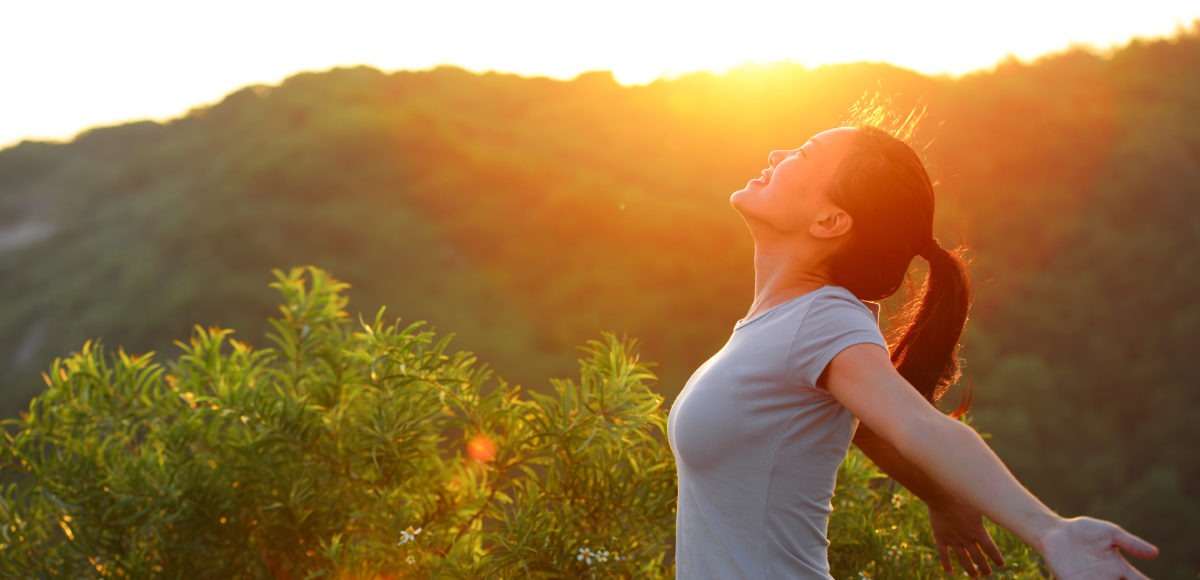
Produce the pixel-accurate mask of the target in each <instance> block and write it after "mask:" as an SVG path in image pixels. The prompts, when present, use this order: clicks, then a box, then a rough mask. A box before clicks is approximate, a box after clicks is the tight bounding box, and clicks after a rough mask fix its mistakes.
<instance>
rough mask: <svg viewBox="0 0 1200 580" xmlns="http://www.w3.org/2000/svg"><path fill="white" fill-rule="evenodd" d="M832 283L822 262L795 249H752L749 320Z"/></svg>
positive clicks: (756, 247)
mask: <svg viewBox="0 0 1200 580" xmlns="http://www.w3.org/2000/svg"><path fill="white" fill-rule="evenodd" d="M832 283H833V280H832V277H831V276H830V274H829V269H828V268H827V267H825V266H824V265H823V264H822V261H821V260H819V259H817V256H814V255H813V252H810V251H805V248H800V247H797V246H790V247H789V246H774V247H763V245H761V244H755V247H754V301H753V302H752V303H751V304H750V310H749V312H747V313H746V318H745V320H749V319H750V318H753V317H755V316H757V315H759V314H761V313H763V312H765V311H767V310H769V309H771V308H772V307H775V306H778V305H780V304H783V303H784V302H787V301H788V300H791V299H792V298H796V297H797V296H802V295H804V294H807V293H809V292H812V291H813V290H817V289H819V288H821V287H822V286H828V285H830V284H832Z"/></svg>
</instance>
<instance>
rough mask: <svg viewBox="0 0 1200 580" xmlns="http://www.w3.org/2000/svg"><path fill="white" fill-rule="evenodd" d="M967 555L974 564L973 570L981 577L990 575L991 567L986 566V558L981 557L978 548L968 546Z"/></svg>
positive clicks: (973, 545)
mask: <svg viewBox="0 0 1200 580" xmlns="http://www.w3.org/2000/svg"><path fill="white" fill-rule="evenodd" d="M967 554H969V555H970V556H971V561H972V562H974V563H975V568H976V569H978V570H979V573H980V574H981V575H983V576H987V575H990V574H991V573H992V567H991V566H988V562H987V558H985V557H983V552H980V551H979V546H976V545H975V544H968V545H967Z"/></svg>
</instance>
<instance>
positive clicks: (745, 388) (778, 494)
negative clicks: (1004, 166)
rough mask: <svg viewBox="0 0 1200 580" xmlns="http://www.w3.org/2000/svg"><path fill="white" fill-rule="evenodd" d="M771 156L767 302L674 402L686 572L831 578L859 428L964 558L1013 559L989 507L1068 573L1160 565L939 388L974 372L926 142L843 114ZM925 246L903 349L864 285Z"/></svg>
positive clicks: (960, 277)
mask: <svg viewBox="0 0 1200 580" xmlns="http://www.w3.org/2000/svg"><path fill="white" fill-rule="evenodd" d="M768 159H769V165H770V166H769V167H768V168H767V169H765V170H763V172H762V176H761V177H759V178H758V179H755V180H753V181H750V182H749V183H747V184H746V187H745V188H743V189H741V190H739V191H737V192H735V193H734V194H733V196H732V198H731V203H732V205H733V207H734V208H735V209H736V210H737V211H738V213H740V214H741V216H742V218H743V219H744V220H745V222H746V225H747V226H748V228H749V229H750V233H751V235H752V237H753V238H754V245H755V249H754V269H755V293H754V301H753V303H752V304H751V306H750V310H749V312H748V313H747V315H746V317H745V318H743V319H742V320H740V321H738V322H737V324H736V325H735V326H734V331H733V335H732V336H731V337H730V339H729V341H728V342H727V343H726V345H725V346H724V347H723V348H722V349H721V350H720V351H719V352H718V353H717V354H716V355H714V356H713V357H712V358H711V359H709V360H708V362H706V363H705V364H704V365H702V366H701V367H700V368H699V369H698V370H697V371H696V372H695V374H694V375H693V376H692V378H691V379H690V380H689V381H688V383H687V385H686V386H685V388H684V389H683V391H682V392H681V393H680V395H679V397H678V399H677V400H676V402H675V404H674V406H673V407H672V409H671V414H670V421H669V435H670V440H671V446H672V448H673V450H674V453H675V458H676V465H677V469H678V473H679V512H678V528H677V547H676V562H677V564H676V565H677V574H678V576H679V577H680V578H722V579H732V578H826V577H828V576H829V564H828V556H827V548H828V545H829V542H828V540H827V539H826V537H825V533H826V526H827V523H828V516H829V513H830V510H831V506H830V498H831V496H832V493H833V487H834V479H835V475H836V472H837V467H838V464H839V463H840V462H841V461H842V459H843V458H844V457H845V454H846V451H847V448H848V446H849V444H850V442H851V439H852V438H853V441H854V443H855V444H856V445H858V446H859V448H860V449H862V451H863V452H864V453H866V454H867V456H868V457H870V458H871V459H872V460H873V461H875V463H876V464H878V465H879V466H880V467H881V468H882V469H883V470H884V471H886V472H887V473H888V474H889V475H891V476H892V477H893V478H895V479H896V480H897V481H899V482H900V483H902V484H903V485H905V486H906V487H908V488H909V489H911V490H912V491H913V492H914V493H916V494H917V495H918V496H919V497H921V499H923V500H924V501H926V503H927V504H928V505H929V510H930V516H931V523H932V525H933V529H934V533H935V537H936V538H937V541H938V544H939V551H940V552H941V557H942V564H943V567H945V568H946V570H947V572H950V571H951V568H950V566H951V565H950V555H951V554H953V556H954V557H955V558H957V559H958V561H959V562H960V564H961V565H962V566H963V568H964V569H966V570H967V571H968V573H969V574H971V575H972V576H974V575H976V574H978V573H982V574H984V575H986V574H989V573H990V566H989V565H988V562H987V558H986V557H985V554H986V556H987V557H990V558H991V559H992V560H993V561H994V562H995V563H996V564H997V565H1003V560H1002V559H1001V557H1000V554H999V551H998V550H997V549H996V547H995V544H993V543H992V541H991V538H990V537H989V536H988V534H987V532H986V531H984V528H983V526H982V525H981V520H980V514H981V513H982V514H983V515H986V516H988V517H989V518H991V519H992V520H993V521H995V522H997V523H998V524H1000V525H1002V526H1004V527H1005V528H1008V529H1009V530H1011V531H1013V532H1014V533H1015V534H1016V535H1017V536H1019V537H1020V538H1021V539H1022V540H1024V541H1025V542H1027V543H1028V544H1029V545H1031V546H1033V547H1034V548H1035V549H1037V550H1038V551H1039V552H1040V553H1041V554H1042V555H1043V556H1044V557H1045V559H1046V562H1047V563H1048V565H1049V566H1050V568H1051V570H1052V571H1053V572H1054V573H1055V574H1056V575H1057V576H1058V577H1059V578H1087V579H1089V580H1090V579H1096V578H1143V577H1144V576H1142V575H1141V574H1140V573H1138V572H1137V571H1136V570H1135V569H1134V568H1133V567H1131V566H1130V565H1129V564H1128V563H1127V562H1125V560H1124V559H1123V558H1122V556H1121V554H1120V552H1119V550H1124V551H1125V552H1128V553H1130V554H1132V555H1134V556H1137V557H1140V558H1149V557H1154V556H1155V555H1157V548H1155V547H1154V546H1152V545H1151V544H1149V543H1147V542H1145V541H1144V540H1141V539H1139V538H1137V537H1135V536H1133V535H1131V534H1129V533H1128V532H1125V531H1124V530H1122V529H1121V528H1119V527H1117V526H1115V525H1113V524H1111V523H1108V522H1103V521H1100V520H1094V519H1090V518H1074V519H1065V518H1062V517H1060V516H1058V515H1057V514H1055V513H1054V512H1052V511H1051V510H1050V509H1048V508H1047V507H1046V506H1044V505H1043V504H1042V503H1041V502H1039V501H1038V500H1037V498H1035V497H1034V496H1032V495H1031V494H1030V493H1029V492H1028V491H1026V490H1025V489H1024V488H1023V487H1022V486H1021V485H1020V484H1019V483H1018V482H1017V481H1016V480H1015V479H1014V478H1013V476H1012V475H1011V474H1010V473H1009V472H1008V470H1007V469H1006V468H1005V467H1004V466H1003V464H1002V463H1001V462H1000V461H999V459H997V457H996V456H995V455H994V454H993V453H992V452H991V450H990V449H989V448H988V447H987V446H986V444H985V443H984V442H983V441H982V440H981V439H980V438H979V436H978V435H977V434H976V433H975V432H974V431H973V430H972V429H971V428H970V427H967V426H966V425H964V424H962V423H960V422H958V421H955V420H954V419H952V418H950V417H947V416H945V415H943V414H942V413H940V412H938V411H937V409H936V408H935V407H934V406H933V405H931V404H930V403H931V402H932V401H935V400H937V398H938V397H940V395H941V394H942V392H943V391H944V390H945V389H946V387H948V386H949V385H950V384H952V383H953V382H954V381H955V380H956V379H957V378H958V360H957V354H956V353H957V350H958V340H959V337H960V335H961V333H962V329H963V325H964V323H965V322H966V317H967V308H968V303H969V297H968V289H967V280H966V273H965V270H964V268H963V265H962V263H961V261H960V260H959V258H958V257H957V256H956V255H955V254H954V253H951V252H948V251H947V250H945V249H943V248H942V247H941V246H940V245H938V243H937V241H936V240H934V239H933V237H932V230H933V205H934V204H933V186H932V184H931V183H930V180H929V177H928V175H927V173H926V171H925V168H924V166H923V165H922V163H921V161H920V159H919V158H918V157H917V155H916V154H915V153H914V152H913V151H912V149H910V148H909V147H908V146H907V145H906V144H904V143H903V142H902V141H900V140H899V139H897V138H895V137H893V136H892V135H891V134H889V133H887V132H885V131H882V130H880V129H876V128H871V127H861V128H840V129H833V130H830V131H825V132H823V133H820V134H818V135H816V136H815V137H813V138H812V139H811V140H809V141H808V142H807V143H805V144H804V146H803V147H800V148H799V149H795V150H791V151H774V152H772V153H771V154H770V156H769V158H768ZM915 256H921V257H922V258H924V259H926V260H927V261H928V262H929V272H930V273H929V277H928V279H927V280H926V285H925V289H924V291H923V294H922V296H920V297H917V298H915V299H914V300H913V303H912V304H910V305H908V306H907V307H906V313H907V315H908V316H907V324H906V325H903V326H902V328H900V329H899V336H898V338H897V339H896V340H894V342H893V344H892V347H891V351H890V353H889V350H888V346H887V343H886V342H885V341H884V339H883V337H882V335H881V334H880V330H879V326H878V321H877V316H878V311H877V306H876V305H874V304H873V303H870V302H864V301H871V300H879V299H882V298H885V297H887V296H890V295H892V294H893V293H894V292H895V291H896V290H897V289H898V288H899V287H900V285H901V282H902V280H903V278H904V275H905V272H906V271H907V270H908V266H909V263H910V262H911V261H912V259H913V258H914V257H915ZM859 421H861V424H858V422H859ZM856 425H857V429H856Z"/></svg>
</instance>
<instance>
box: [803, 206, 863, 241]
mask: <svg viewBox="0 0 1200 580" xmlns="http://www.w3.org/2000/svg"><path fill="white" fill-rule="evenodd" d="M853 225H854V220H853V219H851V218H850V214H848V213H846V211H845V210H843V209H841V208H839V207H833V208H830V209H829V210H828V211H827V212H825V213H824V214H822V215H820V216H818V217H817V220H816V221H814V222H813V223H812V224H811V225H809V226H808V233H810V234H812V236H813V237H814V238H817V239H822V240H828V239H833V238H837V237H840V236H844V235H846V234H848V233H850V227H851V226H853Z"/></svg>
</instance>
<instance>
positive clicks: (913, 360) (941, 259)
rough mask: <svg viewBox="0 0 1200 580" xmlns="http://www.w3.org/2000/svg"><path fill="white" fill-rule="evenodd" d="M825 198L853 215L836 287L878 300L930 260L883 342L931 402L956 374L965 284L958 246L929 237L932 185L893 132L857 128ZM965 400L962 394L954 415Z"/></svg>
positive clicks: (835, 271)
mask: <svg viewBox="0 0 1200 580" xmlns="http://www.w3.org/2000/svg"><path fill="white" fill-rule="evenodd" d="M829 196H830V199H832V200H833V202H834V203H835V204H837V205H838V207H840V208H842V209H843V210H845V211H846V212H847V213H848V214H850V217H851V219H852V220H853V226H852V227H851V230H850V234H849V236H850V237H849V239H848V240H847V241H846V242H845V243H844V244H843V245H842V247H841V248H840V249H839V250H838V253H837V254H836V255H834V257H833V261H832V264H831V268H832V276H833V281H834V282H835V283H837V284H838V285H840V286H844V287H845V288H847V289H848V290H850V291H851V292H853V293H854V295H855V296H857V297H858V298H860V299H862V300H881V299H883V298H887V297H889V296H891V295H892V294H895V293H896V291H897V290H898V289H899V288H900V286H901V284H903V282H904V278H905V274H906V273H907V272H908V267H909V264H910V263H911V262H912V259H913V258H914V257H915V256H917V255H921V256H922V257H924V258H925V259H926V260H928V261H929V273H928V275H927V276H926V278H925V283H924V285H923V288H922V289H921V291H920V293H919V294H917V295H915V296H914V297H913V298H911V299H910V300H909V302H908V303H907V304H905V306H904V308H903V309H902V311H901V313H900V315H899V316H898V317H897V320H896V322H897V323H898V324H897V326H896V328H895V329H894V331H893V335H892V336H891V337H890V339H891V340H890V341H889V342H890V343H891V358H892V364H894V365H895V366H896V370H897V371H899V372H900V375H901V376H903V377H904V378H905V379H907V380H908V382H909V383H911V384H912V385H913V386H914V387H916V389H917V391H919V392H920V393H921V395H923V396H924V397H925V398H926V399H928V400H929V401H930V402H935V401H937V400H938V399H940V398H941V397H942V395H943V394H945V392H946V389H948V388H949V387H950V386H951V385H953V384H954V383H955V382H956V381H957V380H958V378H959V375H960V370H959V358H958V348H959V344H958V340H959V338H960V337H961V336H962V331H963V326H965V325H966V322H967V310H968V309H969V308H970V288H969V285H968V282H967V273H966V268H965V266H964V264H963V260H962V257H961V256H962V254H963V252H964V249H963V248H959V249H956V250H954V251H952V252H951V251H947V250H945V249H943V248H942V247H941V246H940V245H939V244H937V243H936V242H935V241H934V240H933V183H932V182H931V181H930V179H929V174H928V173H927V172H926V171H925V165H924V164H923V163H922V162H921V159H920V158H919V157H918V156H917V154H916V152H915V151H913V149H912V148H911V147H909V146H908V145H907V144H906V143H905V142H904V141H902V140H900V139H898V138H896V137H894V136H893V135H892V134H891V133H889V132H887V131H884V130H882V129H878V128H875V127H869V126H868V127H858V128H857V129H856V130H855V134H854V136H853V139H852V142H851V147H850V153H849V154H848V155H847V156H846V158H845V159H843V160H842V161H841V164H840V165H839V167H838V169H837V172H836V173H835V175H834V178H833V180H832V181H831V182H830V190H829ZM969 404H970V402H969V399H964V404H963V405H961V406H960V407H959V409H958V411H956V412H955V414H956V415H960V414H962V412H965V411H966V406H967V405H969Z"/></svg>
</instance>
